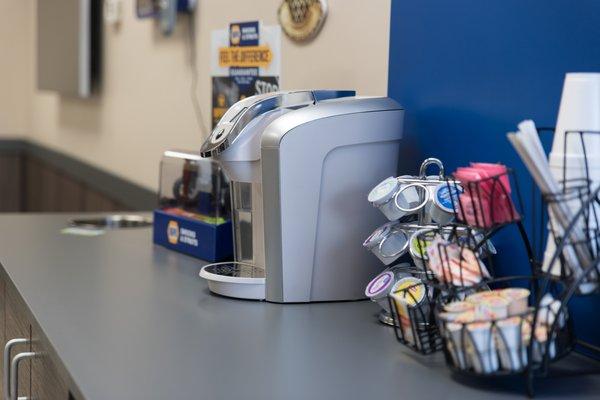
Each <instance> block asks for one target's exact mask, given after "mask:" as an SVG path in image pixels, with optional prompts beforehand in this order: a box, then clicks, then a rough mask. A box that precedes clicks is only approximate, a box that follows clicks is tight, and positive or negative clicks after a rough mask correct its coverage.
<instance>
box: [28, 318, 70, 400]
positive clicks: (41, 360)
mask: <svg viewBox="0 0 600 400" xmlns="http://www.w3.org/2000/svg"><path fill="white" fill-rule="evenodd" d="M31 337H32V348H33V352H34V353H36V354H39V356H38V357H35V358H33V359H32V360H31V397H32V398H33V399H35V400H69V387H68V384H67V381H66V379H65V373H64V371H62V370H61V367H60V363H59V362H57V359H56V356H55V354H54V352H53V351H52V349H51V348H50V347H49V345H48V341H47V340H46V338H45V337H44V334H43V332H42V331H41V330H40V329H39V328H38V327H37V326H36V325H35V324H33V325H32V331H31Z"/></svg>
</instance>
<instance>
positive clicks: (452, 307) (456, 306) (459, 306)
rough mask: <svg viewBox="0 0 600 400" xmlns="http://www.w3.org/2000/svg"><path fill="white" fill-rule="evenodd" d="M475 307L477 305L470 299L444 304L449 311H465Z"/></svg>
mask: <svg viewBox="0 0 600 400" xmlns="http://www.w3.org/2000/svg"><path fill="white" fill-rule="evenodd" d="M474 309H475V305H474V304H473V303H469V302H468V301H453V302H451V303H448V304H446V305H445V306H444V310H445V311H446V312H449V313H463V312H465V311H469V310H474Z"/></svg>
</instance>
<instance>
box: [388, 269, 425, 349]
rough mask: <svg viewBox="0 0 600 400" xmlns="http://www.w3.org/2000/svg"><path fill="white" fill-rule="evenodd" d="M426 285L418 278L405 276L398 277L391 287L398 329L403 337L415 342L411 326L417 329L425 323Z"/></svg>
mask: <svg viewBox="0 0 600 400" xmlns="http://www.w3.org/2000/svg"><path fill="white" fill-rule="evenodd" d="M426 290H427V289H426V287H425V285H424V284H423V282H422V281H421V280H420V279H417V278H414V277H412V276H411V277H406V278H402V279H400V280H399V281H398V282H396V284H395V285H394V287H393V288H392V293H391V296H392V299H393V301H394V304H395V306H396V311H397V313H398V319H399V320H400V327H399V328H400V329H401V331H402V333H403V336H404V339H405V340H407V341H408V342H409V343H412V344H415V340H416V339H415V336H414V334H413V328H415V329H419V327H420V326H421V325H422V324H425V323H427V322H428V321H427V316H428V314H429V306H428V305H427V302H426V301H425V296H426Z"/></svg>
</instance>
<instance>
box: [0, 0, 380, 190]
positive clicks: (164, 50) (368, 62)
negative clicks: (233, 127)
mask: <svg viewBox="0 0 600 400" xmlns="http://www.w3.org/2000/svg"><path fill="white" fill-rule="evenodd" d="M281 1H282V0H260V1H247V0H201V1H199V2H198V3H199V9H198V10H197V11H196V13H195V14H194V15H195V16H194V18H195V24H196V31H197V34H196V35H195V37H194V40H195V46H196V49H197V53H198V71H199V77H200V81H199V98H200V102H201V108H202V111H203V114H204V124H205V125H206V126H209V125H210V124H209V117H210V111H211V110H210V76H209V65H210V62H209V61H210V54H209V51H210V32H211V30H213V29H222V28H226V27H227V26H228V23H229V22H231V21H236V20H238V21H239V20H252V19H260V20H262V21H263V22H264V23H266V24H276V23H277V16H276V12H277V7H278V6H279V4H281ZM0 4H2V5H3V6H6V7H8V6H10V7H12V8H18V12H13V13H10V14H3V13H2V14H0V20H1V21H2V22H3V23H4V21H5V20H8V19H13V18H14V19H15V21H16V22H14V23H12V25H11V26H12V27H13V31H12V32H13V33H11V34H10V36H11V37H15V36H16V37H19V39H18V40H19V41H23V42H24V44H26V45H24V46H21V47H22V49H20V50H19V54H20V52H21V51H25V52H26V54H27V57H21V58H20V59H19V60H20V61H19V62H18V63H17V62H16V61H15V65H12V64H11V65H10V68H11V70H15V71H16V70H18V69H19V68H21V66H22V65H26V66H27V68H26V69H25V72H26V73H27V75H28V77H29V80H30V81H31V82H29V81H26V82H22V79H21V80H20V81H19V85H20V86H19V88H20V90H29V92H30V94H29V96H30V98H29V101H30V106H29V107H25V106H24V105H23V104H21V103H23V102H22V101H21V102H20V103H18V104H14V105H13V104H11V102H12V100H11V99H10V98H6V96H5V94H4V93H0V110H1V112H4V110H9V111H8V112H9V113H12V111H10V110H13V109H18V110H20V111H19V112H20V113H22V114H24V116H20V117H19V118H16V117H15V118H14V119H15V121H14V123H12V125H11V126H7V127H6V128H4V126H3V125H0V128H3V129H0V132H1V131H7V132H11V133H15V134H19V133H24V134H26V135H28V137H29V138H31V139H33V140H34V141H36V142H38V143H41V144H44V145H47V146H49V147H51V148H53V149H55V150H59V151H63V152H65V153H67V154H70V155H73V156H76V157H78V158H80V159H82V160H84V161H86V162H89V163H91V164H92V165H94V166H97V167H100V168H102V169H105V170H107V171H109V172H113V173H115V174H117V175H119V176H121V177H123V178H126V179H129V180H131V181H133V182H135V183H138V184H140V185H142V186H144V187H147V188H151V189H156V188H157V182H158V162H159V160H160V156H161V154H162V152H163V151H164V150H166V149H168V148H184V149H197V148H199V146H200V144H201V143H202V140H203V133H201V132H200V129H199V127H198V125H197V123H196V119H195V116H194V112H193V108H192V105H191V101H190V90H191V76H192V75H191V69H190V66H189V61H190V59H189V53H190V47H189V46H190V45H192V43H191V40H190V35H189V26H190V25H189V20H188V18H189V17H187V16H181V17H180V21H179V23H178V25H177V28H176V30H175V33H174V35H173V36H172V37H168V38H165V37H163V36H161V35H160V34H159V32H158V29H157V27H156V24H155V23H154V22H153V21H150V20H138V19H137V18H136V17H135V13H134V4H135V1H134V0H124V6H125V7H124V11H125V13H124V18H123V21H122V23H121V25H120V26H119V27H114V26H108V25H105V26H104V37H103V40H104V54H103V59H104V64H103V71H102V75H103V83H102V87H101V93H100V94H99V95H97V96H95V97H94V98H92V99H89V100H80V99H73V98H67V97H60V96H57V95H56V94H54V93H41V92H38V91H35V90H33V89H31V87H33V86H34V85H33V83H32V82H33V81H32V80H33V79H34V68H33V67H32V66H34V65H35V31H34V29H35V23H34V22H35V1H34V0H0ZM16 4H19V6H17V5H16ZM329 8H330V14H329V16H328V19H327V21H326V23H325V25H324V27H323V30H322V32H321V34H320V35H319V36H318V37H317V38H316V40H315V41H314V42H312V43H310V44H308V45H298V44H295V43H293V42H291V41H290V40H288V39H287V38H286V37H285V36H284V35H283V34H282V77H281V83H282V88H338V87H340V88H355V89H357V91H358V92H359V93H360V94H364V95H385V94H386V92H387V62H388V38H389V13H390V0H374V1H370V2H369V7H365V6H364V2H363V1H361V0H329ZM1 10H2V9H1V8H0V11H1ZM13 25H14V26H13ZM0 29H3V31H2V32H4V31H6V30H7V29H6V28H5V27H4V26H3V24H0ZM15 33H18V34H17V35H15ZM21 35H23V38H21ZM2 36H4V35H2ZM0 40H2V39H0ZM6 46H8V44H4V43H2V42H0V49H2V50H4V48H5V47H6ZM27 58H28V61H29V63H25V62H22V61H23V59H27ZM2 68H4V67H3V66H0V76H2V77H3V78H4V77H5V74H4V69H2ZM19 94H20V92H19ZM5 104H10V105H11V107H12V108H10V107H4V105H5ZM29 114H30V115H31V118H30V120H28V118H27V116H28V115H29ZM0 117H2V115H0ZM0 119H1V118H0ZM0 124H1V122H0Z"/></svg>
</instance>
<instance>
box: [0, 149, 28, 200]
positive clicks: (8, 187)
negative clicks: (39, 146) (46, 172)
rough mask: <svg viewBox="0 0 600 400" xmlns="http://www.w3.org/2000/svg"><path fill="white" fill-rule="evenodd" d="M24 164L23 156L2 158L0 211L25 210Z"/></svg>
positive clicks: (0, 158)
mask: <svg viewBox="0 0 600 400" xmlns="http://www.w3.org/2000/svg"><path fill="white" fill-rule="evenodd" d="M22 184H23V164H22V158H21V155H20V154H18V153H15V154H5V155H2V156H0V210H2V211H7V212H18V211H22V208H23V187H22Z"/></svg>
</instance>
